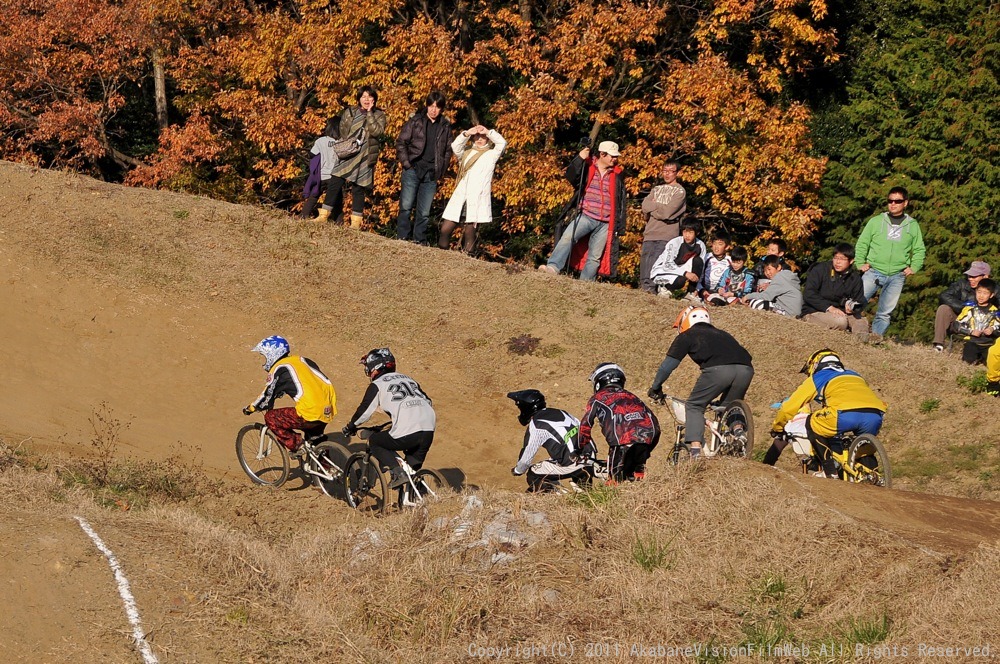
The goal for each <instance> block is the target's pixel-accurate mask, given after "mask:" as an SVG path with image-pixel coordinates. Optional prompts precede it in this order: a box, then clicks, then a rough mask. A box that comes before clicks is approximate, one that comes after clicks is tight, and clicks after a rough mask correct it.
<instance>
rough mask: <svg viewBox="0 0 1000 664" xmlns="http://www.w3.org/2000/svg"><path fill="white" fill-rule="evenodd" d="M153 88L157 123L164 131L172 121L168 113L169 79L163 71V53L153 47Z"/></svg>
mask: <svg viewBox="0 0 1000 664" xmlns="http://www.w3.org/2000/svg"><path fill="white" fill-rule="evenodd" d="M153 88H154V96H155V97H156V124H157V126H158V127H159V128H160V131H163V130H164V129H166V128H167V125H168V124H169V123H170V119H169V117H168V115H167V80H166V76H165V75H164V73H163V53H162V52H161V51H160V49H158V48H155V49H153Z"/></svg>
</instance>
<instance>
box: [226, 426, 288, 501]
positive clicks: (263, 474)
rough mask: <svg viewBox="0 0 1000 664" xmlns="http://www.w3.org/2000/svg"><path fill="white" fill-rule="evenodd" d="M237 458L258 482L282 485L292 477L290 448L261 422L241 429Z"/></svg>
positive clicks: (237, 442)
mask: <svg viewBox="0 0 1000 664" xmlns="http://www.w3.org/2000/svg"><path fill="white" fill-rule="evenodd" d="M236 457H237V458H238V459H239V460H240V466H242V468H243V472H244V473H246V474H247V477H249V478H250V479H251V480H252V481H253V483H254V484H260V485H263V486H273V487H279V486H281V485H282V484H284V483H285V480H287V479H288V470H289V460H288V450H287V449H285V446H284V445H282V444H281V443H279V442H278V439H277V438H275V437H274V434H273V433H271V431H270V430H269V429H267V428H266V427H265V426H264V425H263V424H261V423H260V422H255V423H254V424H248V425H246V426H245V427H243V428H242V429H240V432H239V433H238V434H237V435H236Z"/></svg>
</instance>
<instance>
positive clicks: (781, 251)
mask: <svg viewBox="0 0 1000 664" xmlns="http://www.w3.org/2000/svg"><path fill="white" fill-rule="evenodd" d="M764 251H765V252H766V253H765V254H764V255H763V256H761V257H760V258H759V259H757V262H756V263H754V266H753V280H754V283H755V284H756V285H755V286H754V288H756V289H757V292H758V293H759V292H760V291H762V290H764V289H765V288H767V284H768V283H769V280H768V279H767V278H766V277H765V276H764V258H766V257H767V256H777V257H778V258H780V259H781V269H782V270H790V269H791V268H790V267H789V265H788V263H786V262H785V252H787V251H788V243H787V242H785V241H784V240H782V239H781V238H780V237H774V238H771V239H770V240H768V241H767V247H765V249H764Z"/></svg>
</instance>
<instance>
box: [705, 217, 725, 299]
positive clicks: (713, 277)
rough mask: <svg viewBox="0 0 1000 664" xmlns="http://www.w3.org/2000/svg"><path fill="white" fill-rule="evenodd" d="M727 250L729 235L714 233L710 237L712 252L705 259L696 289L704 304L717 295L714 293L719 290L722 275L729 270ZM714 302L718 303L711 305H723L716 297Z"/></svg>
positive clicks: (718, 231) (720, 231)
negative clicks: (703, 268)
mask: <svg viewBox="0 0 1000 664" xmlns="http://www.w3.org/2000/svg"><path fill="white" fill-rule="evenodd" d="M729 248H730V244H729V233H727V232H726V231H724V230H717V231H715V233H714V234H713V235H712V251H711V253H709V255H708V257H707V258H706V259H705V270H704V272H703V273H702V275H701V283H700V284H699V289H698V294H699V295H701V297H702V299H703V300H705V302H709V298H710V297H711V296H713V295H717V294H716V291H717V290H719V282H720V281H721V280H722V274H723V273H724V272H725V271H726V270H728V269H729V265H730V261H729V254H728V253H726V252H728V251H729ZM716 300H718V302H712V304H725V302H724V301H721V299H719V298H718V297H716Z"/></svg>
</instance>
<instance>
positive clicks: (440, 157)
mask: <svg viewBox="0 0 1000 664" xmlns="http://www.w3.org/2000/svg"><path fill="white" fill-rule="evenodd" d="M444 109H445V98H444V95H443V94H441V93H440V92H438V91H437V90H435V91H434V92H432V93H430V94H429V95H427V99H426V103H425V106H424V108H423V110H421V111H418V112H417V113H414V114H413V116H412V117H410V119H409V120H407V121H406V124H404V125H403V129H402V130H401V131H400V132H399V138H397V139H396V157H397V158H398V159H399V164H400V165H401V166H402V167H403V176H402V177H403V186H402V188H401V189H400V191H399V218H398V219H397V220H396V236H397V237H399V239H400V240H410V239H412V240H413V241H414V242H416V243H418V244H426V243H427V219H428V217H429V216H430V213H431V204H432V203H433V202H434V194H436V193H437V185H438V181H439V180H440V179H441V177H442V176H443V175H444V172H445V171H446V170H448V163H449V161H450V154H449V147H450V146H451V123H450V122H448V119H447V118H446V117H444V115H443V112H444ZM414 204H416V214H415V215H414V209H413V208H414ZM411 215H413V216H414V217H415V218H414V219H413V222H412V224H411V221H410V217H411Z"/></svg>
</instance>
